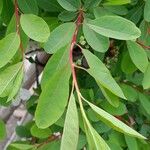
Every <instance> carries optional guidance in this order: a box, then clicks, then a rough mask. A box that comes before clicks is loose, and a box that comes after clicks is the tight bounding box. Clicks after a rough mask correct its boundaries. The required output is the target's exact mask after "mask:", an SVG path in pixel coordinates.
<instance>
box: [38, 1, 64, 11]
mask: <svg viewBox="0 0 150 150" xmlns="http://www.w3.org/2000/svg"><path fill="white" fill-rule="evenodd" d="M37 3H38V6H39V7H40V8H42V9H43V10H45V11H47V12H60V11H61V10H62V7H61V6H60V5H59V4H58V2H57V0H37Z"/></svg>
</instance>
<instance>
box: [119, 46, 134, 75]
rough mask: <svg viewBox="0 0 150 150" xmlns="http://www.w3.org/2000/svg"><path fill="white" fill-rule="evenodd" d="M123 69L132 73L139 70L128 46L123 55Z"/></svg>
mask: <svg viewBox="0 0 150 150" xmlns="http://www.w3.org/2000/svg"><path fill="white" fill-rule="evenodd" d="M121 69H122V71H123V72H124V73H125V74H132V73H134V72H135V71H136V70H137V67H136V66H135V65H134V63H133V62H132V60H131V58H130V55H129V52H128V51H127V48H125V52H124V53H123V55H122V61H121Z"/></svg>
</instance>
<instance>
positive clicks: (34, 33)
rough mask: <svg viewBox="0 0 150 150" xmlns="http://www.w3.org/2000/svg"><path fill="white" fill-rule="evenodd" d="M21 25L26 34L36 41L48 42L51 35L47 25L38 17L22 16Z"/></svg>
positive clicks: (31, 15)
mask: <svg viewBox="0 0 150 150" xmlns="http://www.w3.org/2000/svg"><path fill="white" fill-rule="evenodd" d="M20 24H21V27H22V29H23V31H24V32H25V34H26V35H28V36H29V37H30V38H31V39H33V40H35V41H38V42H46V41H47V39H48V37H49V35H50V30H49V27H48V25H47V23H46V22H45V21H44V20H43V19H42V18H41V17H38V16H36V15H33V14H23V15H21V18H20Z"/></svg>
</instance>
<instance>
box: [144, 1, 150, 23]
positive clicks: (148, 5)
mask: <svg viewBox="0 0 150 150" xmlns="http://www.w3.org/2000/svg"><path fill="white" fill-rule="evenodd" d="M149 10H150V0H146V2H145V7H144V19H145V20H146V21H147V22H150V11H149Z"/></svg>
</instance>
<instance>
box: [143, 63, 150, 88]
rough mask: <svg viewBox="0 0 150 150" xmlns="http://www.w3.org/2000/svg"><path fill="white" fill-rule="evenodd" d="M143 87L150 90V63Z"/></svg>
mask: <svg viewBox="0 0 150 150" xmlns="http://www.w3.org/2000/svg"><path fill="white" fill-rule="evenodd" d="M142 85H143V87H144V89H148V88H150V63H149V65H148V67H147V69H146V71H145V73H144V79H143V82H142Z"/></svg>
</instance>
